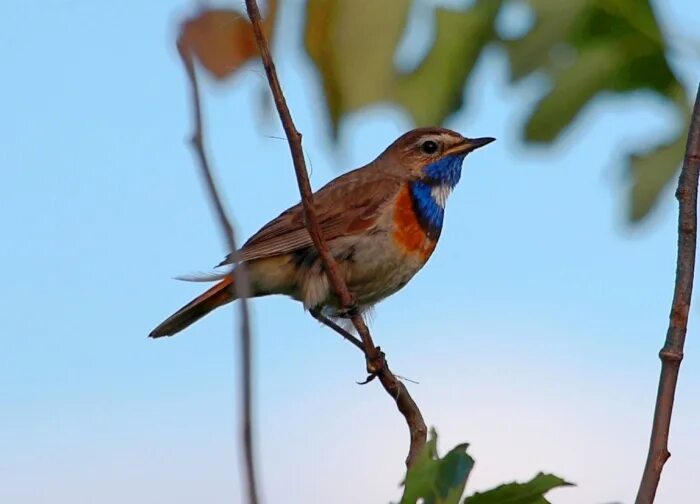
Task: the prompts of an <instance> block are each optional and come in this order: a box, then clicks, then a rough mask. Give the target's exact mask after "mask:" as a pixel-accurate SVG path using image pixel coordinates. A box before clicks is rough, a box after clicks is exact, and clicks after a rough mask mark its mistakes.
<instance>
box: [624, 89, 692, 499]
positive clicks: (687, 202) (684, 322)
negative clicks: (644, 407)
mask: <svg viewBox="0 0 700 504" xmlns="http://www.w3.org/2000/svg"><path fill="white" fill-rule="evenodd" d="M699 174H700V87H699V88H698V92H697V95H696V97H695V107H694V108H693V115H692V118H691V121H690V129H689V131H688V142H687V144H686V150H685V158H684V160H683V168H682V169H681V175H680V178H679V180H678V189H677V190H676V198H678V205H679V215H678V259H677V263H676V285H675V289H674V293H673V303H672V305H671V315H670V322H669V326H668V332H667V333H666V342H665V343H664V346H663V348H662V349H661V351H660V352H659V358H660V359H661V376H660V378H659V390H658V392H657V395H656V407H655V409H654V420H653V424H652V429H651V439H650V441H649V453H648V454H647V461H646V465H645V466H644V472H643V473H642V481H641V483H640V485H639V491H638V493H637V499H636V500H635V503H636V504H651V503H653V502H654V497H655V495H656V489H657V487H658V486H659V479H660V478H661V471H662V469H663V466H664V464H665V463H666V461H667V460H668V458H669V457H670V456H671V454H670V453H669V451H668V434H669V429H670V426H671V413H672V412H673V400H674V396H675V393H676V383H677V382H678V371H679V370H680V367H681V361H682V360H683V345H684V344H685V334H686V330H687V328H688V312H689V311H690V299H691V296H692V293H693V275H694V272H695V247H696V241H697V202H698V176H699Z"/></svg>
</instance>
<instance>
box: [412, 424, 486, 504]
mask: <svg viewBox="0 0 700 504" xmlns="http://www.w3.org/2000/svg"><path fill="white" fill-rule="evenodd" d="M473 467H474V460H473V459H472V458H471V457H470V456H469V455H467V445H466V444H460V445H457V446H455V447H454V448H453V449H452V450H450V451H449V452H448V453H447V455H445V456H444V457H443V458H440V457H438V455H437V434H436V432H435V430H434V429H432V430H431V431H430V439H429V440H428V443H427V444H426V445H425V447H424V448H423V451H421V453H420V454H419V455H418V457H417V459H416V461H415V463H414V464H413V466H411V468H410V469H409V470H408V473H407V474H406V480H405V481H404V493H403V496H402V497H401V503H400V504H416V503H417V502H418V501H419V499H423V500H422V503H423V504H458V503H459V499H460V498H461V496H462V493H463V492H464V485H466V483H467V477H468V476H469V473H470V472H471V470H472V468H473Z"/></svg>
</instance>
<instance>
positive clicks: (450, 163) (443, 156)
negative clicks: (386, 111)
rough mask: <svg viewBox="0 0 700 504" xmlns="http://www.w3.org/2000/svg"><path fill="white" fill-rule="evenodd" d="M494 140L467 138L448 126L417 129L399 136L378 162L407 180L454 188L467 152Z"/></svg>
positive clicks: (489, 138)
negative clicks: (447, 127)
mask: <svg viewBox="0 0 700 504" xmlns="http://www.w3.org/2000/svg"><path fill="white" fill-rule="evenodd" d="M494 140H495V138H491V137H484V138H465V137H463V136H462V135H460V134H459V133H457V132H455V131H452V130H449V129H446V128H418V129H414V130H412V131H409V132H408V133H406V134H404V135H402V136H400V137H399V138H398V139H397V140H396V141H395V142H394V143H393V144H391V145H390V146H389V147H388V148H387V149H386V150H385V151H384V152H383V153H382V154H381V155H380V156H379V158H378V159H377V161H380V162H381V165H382V166H383V167H386V168H388V169H389V170H391V171H392V172H394V173H396V174H398V175H400V176H402V177H406V178H408V180H415V181H421V182H423V183H425V184H428V185H431V186H432V185H434V186H447V187H449V188H453V187H454V186H455V185H457V182H459V178H460V176H461V173H462V162H463V161H464V158H465V157H466V156H467V154H469V153H470V152H472V151H474V150H476V149H478V148H479V147H483V146H484V145H487V144H490V143H491V142H493V141H494Z"/></svg>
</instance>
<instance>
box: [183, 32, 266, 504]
mask: <svg viewBox="0 0 700 504" xmlns="http://www.w3.org/2000/svg"><path fill="white" fill-rule="evenodd" d="M178 51H179V53H180V58H181V59H182V63H183V65H184V66H185V70H186V71H187V77H188V78H189V82H190V89H191V96H192V106H193V114H194V132H193V133H192V139H191V142H192V147H193V148H194V150H195V152H196V154H197V158H198V160H199V167H200V171H201V175H202V178H203V179H204V181H205V183H206V187H207V190H208V193H209V199H210V200H211V202H212V203H213V205H214V208H215V210H216V215H217V218H218V220H219V224H220V226H221V229H222V231H223V233H224V237H225V239H226V244H227V246H228V249H229V250H230V251H231V254H232V257H233V264H234V265H235V276H236V281H235V282H232V285H233V289H234V290H235V294H236V298H238V299H239V301H238V305H239V306H240V310H241V328H240V338H241V402H242V404H241V436H242V438H243V446H244V452H245V468H246V477H245V481H246V486H247V492H248V502H249V503H250V504H258V491H257V485H256V478H255V459H254V449H253V420H252V417H253V413H252V373H253V371H252V341H251V336H250V316H249V312H248V300H247V297H248V294H249V292H250V284H249V282H248V274H247V271H246V268H245V265H244V264H242V263H239V258H238V247H236V237H235V234H234V231H233V226H232V225H231V221H230V220H229V218H228V217H227V215H226V210H225V209H224V206H223V204H222V202H221V198H220V197H219V192H218V190H217V188H216V183H215V182H214V177H213V175H212V171H211V168H210V167H209V161H208V159H207V155H206V151H205V148H204V140H203V137H204V128H203V125H202V106H201V100H200V97H199V85H198V83H197V73H196V71H195V67H194V61H193V59H192V54H191V52H190V51H189V50H188V48H187V47H185V46H184V44H182V43H181V41H178ZM231 275H233V273H231Z"/></svg>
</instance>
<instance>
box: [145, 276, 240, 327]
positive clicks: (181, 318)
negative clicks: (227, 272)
mask: <svg viewBox="0 0 700 504" xmlns="http://www.w3.org/2000/svg"><path fill="white" fill-rule="evenodd" d="M232 282H233V280H232V278H231V277H226V278H225V279H224V280H222V281H221V282H219V283H217V284H216V285H215V286H214V287H212V288H211V289H209V290H208V291H206V292H205V293H204V294H202V295H201V296H198V297H196V298H194V299H193V300H192V301H190V302H189V303H187V304H186V305H185V306H183V307H182V308H180V309H179V310H178V311H176V312H175V313H173V314H172V315H171V316H170V317H168V318H167V319H165V321H163V322H162V323H161V324H160V325H159V326H158V327H156V328H155V329H153V331H151V334H149V335H148V336H149V337H150V338H160V337H162V336H173V335H174V334H177V333H179V332H180V331H182V330H183V329H185V328H186V327H189V326H190V325H192V324H194V323H195V322H196V321H198V320H199V319H201V318H202V317H204V316H205V315H206V314H207V313H209V312H211V311H212V310H215V309H216V308H218V307H219V306H223V305H225V304H227V303H230V302H231V301H233V300H234V299H235V297H234V294H233V292H232V290H233V289H231V284H232Z"/></svg>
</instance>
